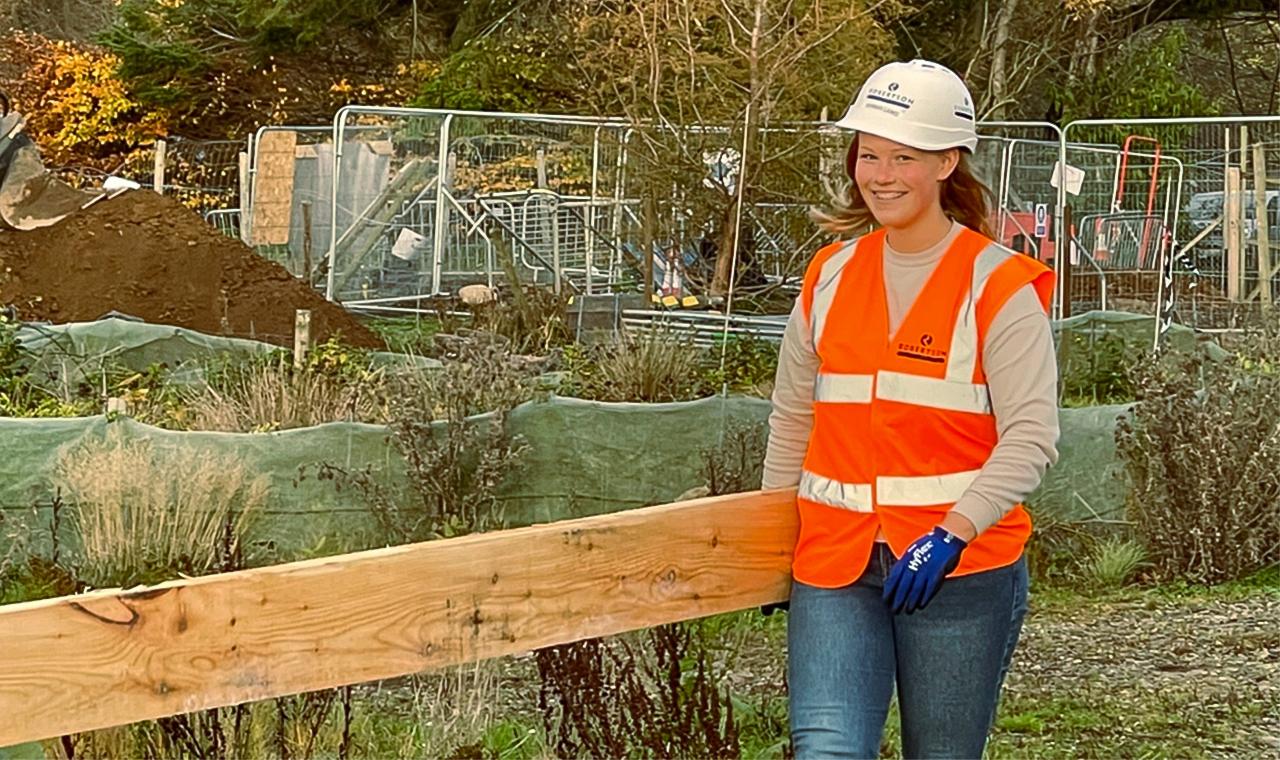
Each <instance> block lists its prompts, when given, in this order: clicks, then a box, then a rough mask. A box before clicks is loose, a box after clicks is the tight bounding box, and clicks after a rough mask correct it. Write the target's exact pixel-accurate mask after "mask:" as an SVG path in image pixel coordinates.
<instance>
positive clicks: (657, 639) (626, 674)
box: [534, 621, 741, 758]
mask: <svg viewBox="0 0 1280 760" xmlns="http://www.w3.org/2000/svg"><path fill="white" fill-rule="evenodd" d="M710 650H711V647H710V646H709V642H708V641H707V632H706V629H705V626H704V624H703V622H702V621H697V622H692V623H677V624H673V625H661V626H657V627H656V628H650V629H648V630H647V631H645V632H643V633H642V634H637V637H634V640H628V638H626V637H614V638H611V639H588V640H586V641H580V642H577V643H574V644H567V645H562V646H556V647H548V648H546V649H540V650H538V651H537V652H535V653H534V654H535V659H536V661H537V665H538V676H539V679H540V686H539V689H538V706H539V708H540V709H541V711H542V715H543V723H544V726H545V727H546V732H547V736H548V742H549V743H550V744H551V745H552V746H553V747H554V749H555V752H556V754H557V755H558V756H560V757H584V756H585V757H634V756H640V757H715V758H727V757H739V756H740V754H741V753H740V750H739V743H738V727H737V722H736V721H735V719H734V714H733V703H732V701H731V700H730V699H729V695H728V694H727V692H722V691H721V690H720V687H719V686H718V685H717V681H718V680H719V679H717V677H716V676H717V675H718V674H717V672H716V668H715V666H714V664H713V663H712V661H711V658H710V656H709V652H710Z"/></svg>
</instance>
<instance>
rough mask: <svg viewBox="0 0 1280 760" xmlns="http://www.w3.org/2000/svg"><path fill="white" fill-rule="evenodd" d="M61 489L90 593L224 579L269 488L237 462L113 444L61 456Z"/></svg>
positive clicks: (115, 440) (112, 439)
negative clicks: (180, 577)
mask: <svg viewBox="0 0 1280 760" xmlns="http://www.w3.org/2000/svg"><path fill="white" fill-rule="evenodd" d="M57 479H58V480H59V485H60V486H61V487H62V488H63V491H64V493H65V495H66V498H67V501H68V502H69V503H70V504H71V505H72V515H73V518H74V519H75V521H76V523H77V525H78V527H79V534H80V539H81V556H80V566H79V574H80V577H81V580H83V581H85V582H87V583H89V584H91V585H94V586H115V585H120V586H124V585H130V584H134V583H139V582H152V581H157V580H162V579H164V578H168V577H172V576H173V575H175V574H176V573H185V574H190V575H196V574H201V573H208V572H211V571H216V570H220V569H227V568H228V566H229V565H232V564H234V563H235V561H236V558H237V557H238V556H239V552H240V550H241V547H242V546H243V545H244V540H245V536H246V534H247V533H248V531H249V529H250V527H251V526H252V524H253V521H254V519H255V518H256V517H257V515H258V513H259V512H260V511H261V509H262V507H263V504H264V503H265V501H266V496H267V482H268V481H267V478H266V477H265V476H262V475H257V476H255V475H252V474H251V473H250V471H249V470H248V468H247V467H246V466H245V464H244V462H243V461H241V460H240V459H239V458H237V457H236V456H234V455H230V454H213V453H210V452H208V451H202V450H198V449H194V448H179V449H175V450H172V451H165V452H159V451H156V450H155V449H154V448H153V447H152V445H151V443H150V442H149V441H124V440H121V439H120V438H119V437H118V436H117V435H115V434H111V435H109V436H108V438H107V439H106V440H104V441H95V442H91V443H86V444H84V445H82V446H80V447H78V448H76V449H73V450H71V451H69V452H67V453H66V454H64V455H63V456H62V458H61V459H60V461H59V463H58V466H57Z"/></svg>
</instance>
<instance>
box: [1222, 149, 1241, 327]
mask: <svg viewBox="0 0 1280 760" xmlns="http://www.w3.org/2000/svg"><path fill="white" fill-rule="evenodd" d="M1243 210H1244V209H1243V204H1242V203H1241V202H1240V167H1238V166H1229V167H1227V198H1226V203H1224V204H1222V214H1223V219H1222V228H1223V242H1225V243H1226V246H1227V300H1229V301H1233V302H1235V301H1239V300H1240V283H1241V281H1242V280H1243V278H1244V271H1243V270H1244V267H1242V266H1241V264H1243V261H1242V260H1241V250H1240V249H1241V245H1240V237H1241V233H1242V232H1243V230H1242V229H1241V227H1242V225H1241V224H1240V217H1241V215H1242V212H1243Z"/></svg>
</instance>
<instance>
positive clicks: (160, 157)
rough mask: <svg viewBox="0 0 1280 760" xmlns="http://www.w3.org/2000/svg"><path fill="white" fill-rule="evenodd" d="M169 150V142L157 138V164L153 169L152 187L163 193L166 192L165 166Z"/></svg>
mask: <svg viewBox="0 0 1280 760" xmlns="http://www.w3.org/2000/svg"><path fill="white" fill-rule="evenodd" d="M168 152H169V143H168V142H166V141H165V140H163V139H158V140H156V149H155V164H154V167H153V168H152V170H151V189H152V190H155V191H156V192H157V193H160V194H162V195H163V194H164V167H165V160H166V158H167V154H168Z"/></svg>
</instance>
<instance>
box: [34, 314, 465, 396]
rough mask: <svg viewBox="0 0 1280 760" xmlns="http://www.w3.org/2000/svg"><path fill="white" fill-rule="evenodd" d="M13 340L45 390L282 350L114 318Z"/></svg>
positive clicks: (192, 371) (414, 360)
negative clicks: (122, 372)
mask: <svg viewBox="0 0 1280 760" xmlns="http://www.w3.org/2000/svg"><path fill="white" fill-rule="evenodd" d="M17 339H18V343H19V345H21V347H22V348H23V349H24V350H25V351H26V352H27V353H28V354H29V355H30V356H31V361H30V363H29V364H28V365H27V367H28V372H30V373H31V374H32V376H33V378H34V379H35V380H36V382H37V383H38V384H41V385H45V386H48V385H54V386H56V385H57V384H59V383H70V384H72V385H74V384H75V383H78V382H80V381H81V380H83V379H84V378H86V377H93V376H96V375H97V374H99V373H101V372H102V371H103V369H105V368H107V367H115V368H122V369H127V370H131V371H134V372H142V371H144V370H146V369H148V368H149V367H152V366H157V365H162V366H164V367H166V368H168V370H169V371H170V373H171V374H170V375H169V380H170V381H171V382H178V383H183V382H191V381H193V380H197V379H199V378H200V376H201V371H200V368H201V364H202V363H205V362H208V361H210V360H212V359H215V358H217V359H221V360H232V361H234V360H238V359H251V358H253V357H256V356H264V355H267V354H270V353H272V352H278V351H283V350H284V349H282V348H281V347H280V346H276V345H273V344H270V343H262V342H259V341H255V340H245V339H242V338H223V337H218V336H214V335H206V334H204V333H199V332H196V331H194V330H188V329H186V328H183V327H172V326H170V325H155V324H148V323H146V322H135V321H133V320H129V319H121V318H119V317H111V318H108V319H100V320H97V321H95V322H73V323H69V324H64V325H39V324H25V325H23V326H22V327H21V328H20V329H19V330H18V334H17ZM373 359H374V361H375V362H376V363H379V364H387V365H393V364H397V363H409V364H411V365H413V366H416V367H419V368H435V367H439V366H440V362H439V361H437V360H435V359H428V358H425V357H409V356H405V355H403V354H392V353H386V352H374V354H373Z"/></svg>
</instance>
